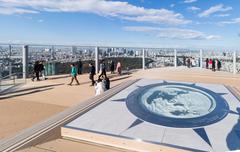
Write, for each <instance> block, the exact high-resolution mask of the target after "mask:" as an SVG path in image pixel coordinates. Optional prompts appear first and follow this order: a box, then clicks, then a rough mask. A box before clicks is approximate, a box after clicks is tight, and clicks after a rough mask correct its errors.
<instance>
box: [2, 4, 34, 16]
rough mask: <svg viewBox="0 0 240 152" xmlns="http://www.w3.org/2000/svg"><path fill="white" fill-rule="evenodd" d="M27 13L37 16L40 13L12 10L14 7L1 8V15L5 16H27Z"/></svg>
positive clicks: (18, 9)
mask: <svg viewBox="0 0 240 152" xmlns="http://www.w3.org/2000/svg"><path fill="white" fill-rule="evenodd" d="M26 13H31V14H36V13H38V12H37V11H34V10H28V9H23V8H12V7H1V6H0V14H3V15H11V14H26Z"/></svg>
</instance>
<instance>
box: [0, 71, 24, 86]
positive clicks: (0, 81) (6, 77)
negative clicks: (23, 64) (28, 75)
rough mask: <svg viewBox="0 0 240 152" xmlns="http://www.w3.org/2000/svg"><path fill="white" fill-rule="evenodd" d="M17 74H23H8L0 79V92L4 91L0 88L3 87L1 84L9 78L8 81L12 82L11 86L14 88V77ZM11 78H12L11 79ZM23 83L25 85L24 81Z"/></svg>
mask: <svg viewBox="0 0 240 152" xmlns="http://www.w3.org/2000/svg"><path fill="white" fill-rule="evenodd" d="M19 74H23V72H18V73H13V74H10V75H7V76H4V77H0V91H4V90H2V88H1V86H3V85H2V82H3V81H4V80H6V79H8V78H10V79H9V80H12V82H13V83H12V85H13V86H16V76H17V75H19ZM11 77H12V79H11ZM24 83H26V80H25V81H24Z"/></svg>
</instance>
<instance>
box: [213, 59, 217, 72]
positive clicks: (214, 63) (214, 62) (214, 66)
mask: <svg viewBox="0 0 240 152" xmlns="http://www.w3.org/2000/svg"><path fill="white" fill-rule="evenodd" d="M212 71H214V72H215V71H216V60H215V59H213V61H212Z"/></svg>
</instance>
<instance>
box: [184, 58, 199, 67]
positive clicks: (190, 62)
mask: <svg viewBox="0 0 240 152" xmlns="http://www.w3.org/2000/svg"><path fill="white" fill-rule="evenodd" d="M184 64H185V65H187V67H188V68H191V67H195V66H197V61H196V60H195V58H193V57H189V58H186V59H185V61H184Z"/></svg>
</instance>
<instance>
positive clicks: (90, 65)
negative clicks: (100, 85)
mask: <svg viewBox="0 0 240 152" xmlns="http://www.w3.org/2000/svg"><path fill="white" fill-rule="evenodd" d="M94 75H95V66H94V65H93V63H90V64H89V79H90V80H91V81H92V85H91V86H94V84H95V81H94Z"/></svg>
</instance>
